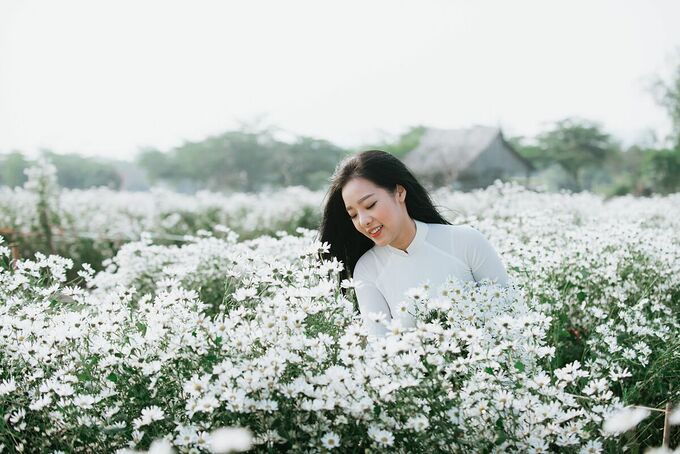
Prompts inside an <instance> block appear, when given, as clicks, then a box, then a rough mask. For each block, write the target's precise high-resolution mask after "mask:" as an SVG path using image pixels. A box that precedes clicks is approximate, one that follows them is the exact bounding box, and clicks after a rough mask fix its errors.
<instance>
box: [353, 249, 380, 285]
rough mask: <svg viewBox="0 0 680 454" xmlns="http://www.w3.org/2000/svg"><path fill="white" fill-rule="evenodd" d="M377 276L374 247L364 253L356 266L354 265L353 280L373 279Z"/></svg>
mask: <svg viewBox="0 0 680 454" xmlns="http://www.w3.org/2000/svg"><path fill="white" fill-rule="evenodd" d="M377 274H378V260H377V257H376V251H375V246H374V247H372V248H371V249H369V250H368V251H366V252H364V253H363V255H362V256H361V257H359V260H357V263H356V265H354V275H353V277H355V278H360V277H361V278H364V279H366V278H375V277H376V276H377Z"/></svg>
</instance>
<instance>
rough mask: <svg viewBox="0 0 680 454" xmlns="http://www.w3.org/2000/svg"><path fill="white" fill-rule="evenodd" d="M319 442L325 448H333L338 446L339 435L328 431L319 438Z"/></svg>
mask: <svg viewBox="0 0 680 454" xmlns="http://www.w3.org/2000/svg"><path fill="white" fill-rule="evenodd" d="M321 444H322V445H323V447H324V448H326V449H334V448H337V447H339V446H340V436H339V435H338V434H336V433H335V432H328V433H327V434H326V435H324V436H323V437H322V438H321Z"/></svg>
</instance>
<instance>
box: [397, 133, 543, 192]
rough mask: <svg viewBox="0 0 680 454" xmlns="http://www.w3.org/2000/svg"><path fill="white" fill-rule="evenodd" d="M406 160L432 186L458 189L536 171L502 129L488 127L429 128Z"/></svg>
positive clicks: (526, 176)
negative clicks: (504, 136) (514, 147)
mask: <svg viewBox="0 0 680 454" xmlns="http://www.w3.org/2000/svg"><path fill="white" fill-rule="evenodd" d="M404 163H405V164H406V165H407V166H408V167H409V168H410V169H411V170H412V171H413V172H414V173H415V174H416V175H417V176H418V178H419V179H421V180H422V181H423V182H424V183H426V184H428V185H429V186H431V187H439V186H453V187H454V188H457V189H472V188H479V187H485V186H488V185H489V184H492V183H493V182H494V180H496V179H501V180H506V179H510V178H517V177H523V178H525V179H526V178H528V177H529V174H530V173H531V172H532V171H533V170H534V168H533V166H532V165H531V163H530V162H529V161H527V160H526V159H525V158H523V157H522V156H520V155H519V154H518V153H517V152H516V151H515V150H514V149H513V148H512V146H511V145H510V144H509V143H507V142H506V141H505V139H504V138H503V134H502V132H501V130H500V129H498V128H490V127H486V126H475V127H473V128H469V129H434V128H430V129H427V130H426V131H425V133H424V134H423V136H422V138H421V139H420V143H419V144H418V146H417V147H416V148H415V149H414V150H412V151H411V152H409V153H408V154H407V155H406V156H405V157H404Z"/></svg>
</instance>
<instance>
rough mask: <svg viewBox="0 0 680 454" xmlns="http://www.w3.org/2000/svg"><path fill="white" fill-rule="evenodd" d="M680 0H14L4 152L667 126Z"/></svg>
mask: <svg viewBox="0 0 680 454" xmlns="http://www.w3.org/2000/svg"><path fill="white" fill-rule="evenodd" d="M679 20H680V2H679V1H675V0H666V1H662V0H654V1H650V0H639V1H623V0H612V1H604V0H603V1H576V0H569V1H545V0H536V1H524V0H513V1H507V0H500V1H491V0H489V1H480V0H475V1H472V0H470V1H434V0H417V1H396V0H386V1H373V0H362V1H349V0H343V1H336V2H329V1H319V0H309V1H298V0H286V1H278V0H276V1H261V0H248V1H196V0H192V1H182V2H175V1H169V0H162V1H146V0H134V1H121V0H115V1H107V2H104V1H95V0H84V1H73V0H59V1H51V0H46V1H32V0H0V152H7V151H10V150H13V149H16V150H21V151H24V152H28V153H29V154H33V153H35V152H36V150H37V149H38V148H40V147H46V148H51V149H53V150H54V151H57V152H62V153H65V152H78V153H81V154H84V155H99V156H108V157H112V158H114V157H115V158H123V159H131V158H133V157H134V155H135V153H136V152H137V151H138V149H139V148H140V147H143V146H155V147H158V148H160V149H163V150H165V149H168V148H170V147H172V146H175V145H179V144H181V143H182V142H183V141H184V140H200V139H202V138H204V137H206V136H208V135H213V134H218V133H221V132H223V131H225V130H229V129H233V128H235V127H238V125H239V124H240V122H252V121H255V119H257V118H258V117H262V118H263V122H264V124H268V125H275V126H278V127H280V128H282V129H284V130H286V131H289V132H291V133H294V134H306V135H312V136H315V137H319V138H324V139H328V140H331V141H333V142H335V143H338V144H339V145H343V146H356V145H360V144H363V143H366V142H367V141H370V140H373V139H376V138H377V137H380V136H381V135H384V134H396V133H399V132H401V131H403V130H404V129H406V128H407V127H408V126H410V125H416V124H424V125H427V126H432V127H439V128H460V127H468V126H471V125H474V124H483V125H498V126H501V127H502V128H503V130H504V132H505V134H506V136H513V135H527V136H532V135H534V134H536V133H538V132H540V131H542V130H544V129H546V128H547V127H549V125H550V124H551V122H554V121H556V120H559V119H562V118H565V117H568V116H579V117H583V118H587V119H591V120H595V121H599V122H601V123H602V125H603V126H604V128H605V130H606V131H607V132H609V133H611V134H613V135H614V136H616V137H617V138H619V139H620V140H622V141H623V142H624V143H627V144H630V143H634V142H639V141H642V140H648V139H647V138H648V137H649V131H654V132H655V133H656V134H657V135H658V136H659V137H663V136H664V135H666V134H667V133H668V132H669V130H670V122H669V121H668V119H667V118H666V114H665V112H664V111H663V110H662V109H661V108H660V107H658V106H657V105H656V104H655V102H654V99H653V97H652V96H651V95H650V93H649V91H648V89H647V86H648V85H649V83H650V81H651V79H652V78H653V77H655V76H657V75H661V76H663V75H664V74H668V73H670V69H671V63H672V62H673V57H674V56H675V55H677V54H678V49H680V27H678V21H679Z"/></svg>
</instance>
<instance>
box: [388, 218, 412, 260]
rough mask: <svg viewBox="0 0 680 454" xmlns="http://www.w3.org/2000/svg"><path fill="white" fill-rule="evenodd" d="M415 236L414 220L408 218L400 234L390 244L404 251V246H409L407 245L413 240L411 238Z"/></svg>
mask: <svg viewBox="0 0 680 454" xmlns="http://www.w3.org/2000/svg"><path fill="white" fill-rule="evenodd" d="M415 237H416V222H415V221H414V220H413V219H411V218H408V222H407V223H406V226H405V227H404V228H403V229H402V231H401V235H399V238H397V240H396V241H395V242H394V243H393V244H392V246H394V247H395V248H397V249H401V250H402V251H404V252H407V251H406V248H408V247H409V245H410V244H411V243H412V242H413V239H414V238H415Z"/></svg>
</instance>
